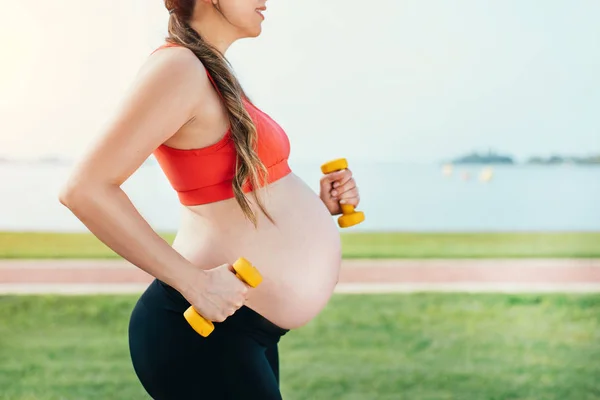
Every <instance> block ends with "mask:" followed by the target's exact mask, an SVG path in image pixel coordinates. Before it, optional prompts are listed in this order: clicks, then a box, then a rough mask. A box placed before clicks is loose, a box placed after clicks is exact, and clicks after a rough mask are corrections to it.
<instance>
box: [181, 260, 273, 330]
mask: <svg viewBox="0 0 600 400" xmlns="http://www.w3.org/2000/svg"><path fill="white" fill-rule="evenodd" d="M233 269H234V270H235V276H236V277H238V279H240V280H241V281H243V282H245V283H246V284H247V285H248V286H250V287H253V288H255V287H257V286H258V285H259V284H260V283H261V282H262V276H261V275H260V273H259V272H258V270H257V269H256V268H255V267H254V266H253V265H252V264H251V263H250V262H249V261H248V260H246V259H245V258H243V257H240V258H238V260H237V261H236V262H235V263H234V264H233ZM183 316H184V317H185V319H186V320H187V322H188V323H189V324H190V325H191V327H192V328H194V330H195V331H196V332H198V333H199V334H200V335H202V336H204V337H206V336H208V335H210V334H211V332H212V331H213V330H214V329H215V326H214V325H213V323H212V322H211V321H209V320H207V319H206V318H204V317H203V316H201V315H200V314H198V312H197V311H196V310H195V309H194V307H192V306H189V307H188V309H187V310H185V312H184V313H183Z"/></svg>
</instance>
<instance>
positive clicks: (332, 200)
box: [319, 168, 360, 215]
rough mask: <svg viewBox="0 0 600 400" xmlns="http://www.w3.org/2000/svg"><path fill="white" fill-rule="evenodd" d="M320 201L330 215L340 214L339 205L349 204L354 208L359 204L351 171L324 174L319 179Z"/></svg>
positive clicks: (358, 196)
mask: <svg viewBox="0 0 600 400" xmlns="http://www.w3.org/2000/svg"><path fill="white" fill-rule="evenodd" d="M319 197H321V200H322V201H323V203H324V204H325V206H326V207H327V209H328V210H329V212H330V213H331V215H338V214H341V213H342V208H341V206H340V203H341V204H351V205H353V206H354V207H356V206H358V203H359V202H360V195H359V194H358V187H357V186H356V182H355V181H354V178H353V177H352V171H350V170H349V169H347V168H346V169H343V170H340V171H336V172H331V173H329V174H325V175H323V176H322V177H321V193H320V194H319Z"/></svg>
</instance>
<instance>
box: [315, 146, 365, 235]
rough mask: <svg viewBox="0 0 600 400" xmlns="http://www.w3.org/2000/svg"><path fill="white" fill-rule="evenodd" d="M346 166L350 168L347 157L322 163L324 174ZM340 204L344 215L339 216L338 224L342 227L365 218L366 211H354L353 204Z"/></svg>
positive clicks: (355, 223) (354, 223)
mask: <svg viewBox="0 0 600 400" xmlns="http://www.w3.org/2000/svg"><path fill="white" fill-rule="evenodd" d="M346 168H348V161H347V160H346V159H345V158H338V159H336V160H332V161H329V162H326V163H325V164H323V165H321V171H322V172H323V173H324V174H330V173H332V172H336V171H339V170H342V169H346ZM340 206H341V208H342V215H341V216H340V217H339V218H338V225H339V226H340V227H341V228H348V227H350V226H353V225H357V224H360V223H361V222H363V221H364V220H365V213H363V212H362V211H354V206H353V205H351V204H340Z"/></svg>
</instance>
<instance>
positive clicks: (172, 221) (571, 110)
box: [0, 0, 600, 400]
mask: <svg viewBox="0 0 600 400" xmlns="http://www.w3.org/2000/svg"><path fill="white" fill-rule="evenodd" d="M267 6H268V10H267V12H266V13H265V16H266V20H265V21H264V23H263V32H262V35H261V36H260V37H258V38H255V39H245V40H241V41H239V42H236V43H235V44H234V45H233V46H232V47H231V48H230V50H229V52H228V53H227V57H228V59H229V60H230V62H231V63H232V65H233V67H234V70H235V71H236V73H237V75H238V77H239V79H240V81H241V83H242V85H243V86H244V88H245V90H246V91H247V92H248V94H249V96H250V97H251V98H252V100H253V101H254V103H255V104H257V105H258V106H259V107H260V108H261V109H263V110H264V111H265V112H266V113H267V114H269V115H270V116H271V117H273V118H274V119H275V120H277V121H278V122H279V123H280V125H281V126H282V127H283V128H284V129H285V130H286V132H287V134H288V136H289V138H290V142H291V146H292V150H291V158H290V164H291V167H292V169H293V170H294V172H295V173H296V174H297V175H299V176H300V177H302V178H303V179H304V180H305V181H306V182H307V184H308V185H309V186H311V187H312V188H313V189H314V190H315V191H318V184H319V177H320V174H321V173H320V169H319V167H320V165H321V164H322V163H323V162H325V161H328V160H330V159H334V158H338V157H346V158H347V159H348V161H349V163H350V169H351V170H352V171H353V174H354V176H355V177H356V180H357V182H358V184H359V187H360V189H361V205H360V207H359V209H361V210H364V211H365V213H366V215H367V218H366V221H365V222H364V223H362V224H361V225H359V226H356V227H353V228H352V229H351V230H345V231H344V232H341V234H342V239H343V244H344V259H345V261H346V262H347V263H350V262H351V261H359V262H362V263H363V264H361V265H362V266H363V267H364V271H365V272H364V275H363V278H352V279H356V280H357V282H358V283H364V282H366V281H373V280H377V279H379V278H374V276H375V275H374V274H375V273H374V272H369V271H374V270H373V269H372V268H374V267H377V268H378V266H379V265H380V264H377V262H376V261H374V260H377V259H385V261H386V262H387V263H388V264H386V265H387V266H388V267H389V265H392V264H394V265H395V266H396V267H397V266H404V267H406V268H410V269H411V271H417V272H418V271H419V270H420V271H421V274H420V275H419V274H417V273H416V272H415V274H417V275H418V276H419V278H418V279H416V278H414V276H417V275H414V276H413V275H411V276H413V277H412V278H410V277H407V276H404V275H402V272H399V273H398V275H397V276H398V277H399V278H398V282H397V283H398V285H400V286H395V287H396V288H399V289H398V290H392V289H390V287H387V286H386V287H384V286H377V288H379V289H377V290H383V289H382V288H384V289H385V290H384V291H385V292H386V294H385V295H383V294H380V295H377V294H375V295H374V294H372V292H373V291H375V289H374V286H364V287H362V286H361V287H362V288H363V289H356V287H355V286H352V288H354V289H352V288H350V286H344V285H345V284H346V283H347V282H346V281H344V279H346V276H348V277H349V276H350V275H343V276H342V278H343V279H342V281H341V283H340V290H342V291H343V290H346V291H351V290H355V289H356V290H357V291H358V292H361V293H363V294H361V296H355V295H350V294H338V295H336V296H335V297H334V299H333V300H332V303H331V304H330V305H329V306H328V308H327V309H326V310H325V311H324V313H323V314H322V316H320V317H319V318H318V319H317V320H315V321H314V322H313V323H311V324H310V325H309V326H307V327H306V328H305V329H304V330H302V331H299V332H298V333H297V335H296V336H292V335H290V336H291V338H289V339H288V340H289V341H288V342H285V341H284V343H282V346H283V348H282V350H281V351H282V359H283V362H282V376H283V378H282V388H283V389H282V390H283V391H284V393H285V395H286V397H285V398H289V399H301V398H302V399H304V398H306V399H321V398H322V399H331V398H339V399H341V398H344V399H380V398H381V399H400V398H411V399H466V398H469V399H471V398H472V399H488V398H489V399H492V398H494V399H508V398H514V399H516V398H519V399H551V398H552V399H554V398H556V399H566V398H572V399H577V400H580V399H598V398H600V386H599V384H598V383H597V382H596V381H597V378H598V376H600V363H598V361H597V360H599V359H600V336H599V335H600V334H599V333H598V332H600V317H599V315H600V298H599V297H598V294H597V292H598V291H599V290H600V289H599V288H598V284H600V274H599V273H598V271H600V262H599V261H598V260H600V206H599V204H600V113H599V112H598V110H599V109H600V75H599V74H598V71H599V70H600V24H598V15H600V2H598V1H596V0H580V1H577V2H575V3H574V2H567V1H558V0H551V1H545V2H543V3H541V2H522V1H516V0H509V1H495V2H477V1H459V2H446V1H439V0H426V1H398V0H381V1H378V2H344V1H341V0H328V1H315V0H303V1H278V0H269V1H268V2H267ZM167 19H168V14H167V11H166V10H165V8H164V4H163V2H162V1H160V0H154V1H148V0H143V1H142V0H130V1H116V0H103V1H84V2H82V1H74V0H55V1H41V0H30V1H21V2H16V1H8V0H0V48H1V49H2V51H1V52H0V182H1V183H0V292H1V293H4V295H3V296H0V307H2V308H1V309H0V317H2V318H0V359H3V360H5V361H3V362H2V363H1V364H0V399H9V398H10V399H38V398H39V399H50V398H52V399H54V398H61V399H62V398H69V399H71V398H74V399H75V398H77V399H91V398H98V399H108V398H115V399H116V398H132V399H133V398H145V397H144V396H143V394H142V392H141V391H140V388H139V385H138V383H137V381H136V379H135V376H134V375H133V371H132V370H131V368H130V366H129V364H128V358H127V357H128V353H127V347H126V346H127V343H126V342H125V339H126V325H125V324H126V320H127V317H128V312H129V311H130V308H131V306H132V304H133V302H134V301H135V299H136V297H135V295H131V294H118V295H117V294H115V295H111V296H106V297H102V296H100V297H94V296H91V295H90V296H83V295H81V297H77V301H76V302H75V301H74V300H73V298H72V297H62V296H54V295H52V294H51V293H54V292H53V290H55V289H56V290H55V291H58V292H60V291H61V290H63V289H64V288H65V287H66V286H68V285H69V282H70V281H69V280H70V279H75V278H72V277H69V275H68V274H67V275H64V276H66V278H64V279H65V280H64V282H63V281H60V280H59V279H58V278H56V279H54V280H52V279H50V280H51V281H52V283H53V284H57V285H59V286H60V290H59V289H57V288H58V287H59V286H53V288H54V289H51V290H50V289H49V290H48V294H45V295H43V296H42V295H40V296H42V297H36V295H33V294H31V292H35V291H39V292H44V291H45V289H44V288H46V286H43V284H46V283H48V282H47V281H48V279H49V278H48V274H47V275H43V274H42V273H41V272H40V271H41V270H43V269H44V268H46V269H48V268H51V267H50V266H49V265H55V264H44V262H49V261H51V260H55V261H56V260H60V262H59V263H66V262H67V261H68V262H72V264H68V265H70V267H65V265H66V264H64V265H62V266H61V267H60V268H62V269H69V268H72V274H73V275H72V276H75V274H76V272H75V271H76V270H77V268H79V264H77V263H81V260H87V261H89V259H93V260H97V262H98V263H99V264H98V265H97V266H96V267H97V268H98V269H99V270H102V268H105V267H106V266H105V265H104V264H102V265H100V263H102V262H108V260H109V259H113V260H112V261H113V262H117V261H118V260H114V259H118V258H119V257H118V256H116V255H115V254H114V253H112V252H111V251H110V249H107V248H106V247H105V246H103V245H102V244H101V243H99V242H98V241H97V240H96V239H95V238H94V237H93V236H91V235H89V233H88V232H87V229H86V228H85V226H84V225H83V224H82V223H81V222H80V221H79V220H77V219H76V218H75V216H74V215H73V214H72V213H71V212H70V211H69V210H68V209H66V208H65V207H64V206H62V205H61V204H60V203H59V202H58V199H57V195H58V190H59V188H60V187H61V185H62V184H63V183H64V181H65V179H66V178H67V176H68V174H69V172H70V170H71V168H72V166H73V164H74V162H76V161H77V160H78V157H79V156H80V155H81V154H82V152H83V150H84V149H85V148H86V147H87V146H88V145H90V143H91V142H92V141H93V139H94V138H95V137H96V136H97V135H99V134H102V132H103V131H102V129H103V126H104V124H105V123H106V121H107V120H108V119H109V117H110V116H111V113H113V112H114V111H115V110H116V108H117V107H118V105H119V102H120V100H121V99H122V96H123V95H124V93H125V91H126V90H127V89H128V88H129V85H130V84H131V82H132V81H133V78H134V77H135V75H136V74H137V72H138V70H139V68H140V67H141V65H142V64H143V63H144V61H145V59H146V58H147V57H148V56H149V55H150V53H151V52H152V51H153V50H154V49H156V48H157V47H158V46H160V45H161V44H162V43H163V39H164V37H165V35H166V23H167ZM123 188H124V190H125V191H126V192H127V194H128V195H129V196H130V198H131V200H132V201H133V203H134V204H135V206H136V207H137V208H138V210H139V211H140V212H141V213H142V215H143V216H144V217H145V218H146V219H147V220H148V222H149V223H150V224H151V225H152V226H153V227H154V228H155V229H156V230H157V231H159V232H161V234H162V235H164V237H165V238H166V239H167V240H169V241H170V240H172V239H173V235H174V233H175V231H176V229H177V227H178V224H179V212H180V209H179V203H178V200H177V197H176V194H175V192H174V191H173V190H172V189H171V187H170V186H169V184H168V182H167V180H166V178H165V177H164V175H163V173H162V171H161V169H160V167H159V166H158V164H157V163H156V160H155V159H154V157H153V156H151V157H149V158H148V159H147V161H146V162H145V163H144V165H143V166H142V167H141V168H140V169H139V170H138V171H136V173H135V174H134V175H133V176H132V177H131V178H130V179H129V180H128V181H127V182H126V183H125V184H124V186H123ZM34 259H35V260H37V261H35V262H33V263H29V262H30V260H34ZM484 259H485V263H484ZM427 260H434V261H435V262H437V264H435V266H436V268H438V267H439V271H438V272H440V275H435V274H434V272H432V271H433V270H432V269H427V268H425V267H427V266H430V267H431V265H430V264H426V261H427ZM450 260H451V261H450ZM507 260H510V262H509V261H507ZM21 262H23V263H29V264H20V263H21ZM532 263H533V264H532ZM347 265H350V264H347ZM55 267H56V265H55ZM446 267H447V268H450V267H452V268H458V269H453V270H452V271H454V272H452V273H454V274H456V271H459V272H460V273H459V274H458V275H459V276H460V277H462V278H460V279H459V278H457V282H458V283H460V284H462V285H465V284H468V285H471V286H469V288H470V289H469V290H466V291H465V290H463V289H464V286H463V289H459V288H454V289H448V286H444V288H445V289H443V290H441V289H440V287H439V286H435V285H433V286H432V285H430V284H433V283H436V284H437V283H440V282H441V283H444V282H445V279H447V277H448V276H451V275H452V273H450V272H447V271H449V270H448V269H444V268H446ZM52 268H54V267H52ZM347 268H350V267H347ZM352 268H354V267H352ZM355 268H358V266H355ZM369 268H371V269H369ZM431 268H433V267H431ZM461 268H464V269H461ZM469 268H476V269H475V270H471V269H469ZM481 268H487V270H488V271H495V272H494V273H496V274H497V275H495V276H496V278H493V279H497V280H499V281H501V283H502V284H505V286H503V288H504V289H502V288H500V289H499V288H498V287H497V286H494V287H490V286H489V283H490V281H489V280H486V279H483V278H481V277H482V276H484V275H483V273H482V272H481ZM536 268H538V269H536ZM396 271H398V270H396ZM423 271H425V272H423ZM436 271H437V270H436ZM461 271H462V272H461ZM510 271H512V272H510ZM502 273H505V275H502ZM36 274H37V275H36ZM386 274H387V273H382V275H381V276H386ZM428 274H429V275H428ZM461 274H462V275H461ZM528 274H529V275H528ZM569 274H571V275H569ZM50 275H51V274H50ZM434 275H435V276H434ZM525 275H526V276H528V277H529V278H523V276H525ZM42 276H45V278H42ZM61 276H63V275H61ZM98 276H100V275H98ZM387 276H389V275H387ZM440 276H441V277H442V278H440ZM453 276H454V275H453ZM444 277H445V278H444ZM557 277H558V278H557ZM565 277H567V278H565ZM61 279H62V278H61ZM94 279H98V280H102V279H100V278H94ZM347 279H348V280H351V278H347ZM411 279H412V280H411ZM415 279H416V280H415ZM490 279H492V278H490ZM493 279H492V280H493ZM523 279H525V280H529V281H528V282H529V283H532V282H533V283H535V284H539V285H538V286H535V285H534V286H535V287H531V286H528V287H527V288H523V287H522V286H518V285H519V284H521V283H523V282H522V280H523ZM380 280H381V279H380ZM481 280H483V281H486V282H483V283H482V282H481ZM563 281H564V282H563ZM567 281H568V282H567ZM140 282H143V279H142V280H141V281H140ZM353 282H354V281H353ZM457 282H455V283H457ZM565 282H567V283H570V284H573V285H576V287H575V289H573V286H572V287H568V285H567V286H565V285H562V284H563V283H565ZM87 283H90V284H95V283H97V282H96V281H91V282H87ZM113 283H115V282H113ZM116 283H122V282H116ZM354 283H356V282H354ZM388 283H389V282H388ZM377 284H383V282H379V281H378V283H377ZM36 285H38V286H36ZM40 285H42V286H40ZM61 285H62V286H61ZM419 285H420V286H419ZM423 285H429V286H423ZM486 285H488V286H486ZM506 285H508V286H509V287H510V288H511V289H510V291H511V292H513V293H512V294H506V293H499V292H503V291H505V289H506V287H508V286H506ZM511 285H512V286H511ZM544 285H545V286H544ZM548 285H550V286H548ZM552 285H554V286H552ZM561 285H562V286H561ZM515 287H516V289H515ZM31 288H34V289H31ZM386 288H387V289H386ZM473 288H476V289H477V290H474V291H476V292H479V291H491V292H494V293H492V294H473V293H471V292H472V291H473V290H472V289H473ZM494 288H495V289H494ZM552 288H554V289H552ZM557 288H558V289H557ZM479 289H481V290H479ZM530 289H531V290H530ZM394 291H400V292H410V293H409V294H408V293H402V294H398V293H392V292H394ZM440 291H444V292H447V291H450V292H452V293H440ZM581 291H585V292H592V293H585V294H583V293H579V292H581ZM466 292H469V293H466ZM514 292H517V293H514ZM540 292H552V293H546V294H540ZM573 292H578V293H577V294H575V293H573ZM16 293H20V295H16ZM368 293H370V294H368ZM41 299H44V300H41ZM77 307H79V308H77ZM374 310H377V311H374ZM33 315H36V318H35V320H36V321H43V322H44V323H47V324H48V325H47V326H48V328H47V330H46V331H45V332H44V336H43V337H42V336H40V335H41V333H39V332H38V333H35V332H32V330H33V325H32V322H31V319H32V316H33ZM53 321H54V322H53ZM366 321H370V322H369V323H367V322H366ZM349 325H350V326H351V327H352V329H345V328H344V327H348V326H349ZM102 329H105V330H102ZM543 330H548V334H545V335H544V334H543V333H542V331H543ZM323 331H326V332H329V333H328V334H323ZM374 331H377V332H378V333H374ZM113 334H114V335H113ZM373 335H375V336H373ZM109 336H110V338H109V339H110V340H109V339H107V337H109ZM82 337H86V340H82V339H79V340H77V339H76V338H82ZM340 337H346V338H347V339H346V340H345V341H344V340H341V339H340ZM340 340H341V341H342V342H343V343H340ZM286 343H288V344H286ZM107 346H109V347H110V346H114V349H115V350H114V351H109V353H108V354H107V353H106V350H105V349H106V348H107ZM286 346H287V347H286ZM10 348H12V349H18V350H10ZM302 349H304V350H302ZM103 357H105V358H103ZM106 357H109V358H110V361H109V360H108V358H106ZM90 358H91V359H90ZM85 360H87V361H85ZM93 360H104V361H97V362H96V361H93ZM74 365H75V366H78V367H77V368H74V367H73V366H74ZM315 365H317V366H318V367H316V368H315V367H314V366H315ZM359 366H360V367H361V368H359ZM109 370H111V371H117V372H108V371H109ZM315 371H320V372H319V374H318V375H319V376H317V374H316V373H315ZM59 376H62V377H63V378H62V379H58V378H57V377H59ZM123 393H126V396H125V397H122V396H123Z"/></svg>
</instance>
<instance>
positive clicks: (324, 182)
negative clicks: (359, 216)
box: [60, 0, 359, 400]
mask: <svg viewBox="0 0 600 400" xmlns="http://www.w3.org/2000/svg"><path fill="white" fill-rule="evenodd" d="M165 5H166V7H167V9H168V10H169V13H170V17H169V27H168V28H169V29H168V31H169V35H168V37H167V38H166V42H167V43H166V44H164V45H162V46H160V47H159V48H158V49H157V50H160V51H154V52H153V53H152V54H151V55H149V57H148V59H147V61H146V63H145V64H144V65H143V67H142V68H141V70H140V72H139V73H138V75H137V77H136V79H135V82H134V83H133V85H132V87H131V89H130V90H129V91H128V93H127V95H126V96H125V98H124V100H123V101H122V103H121V105H120V107H119V108H118V112H117V113H116V115H115V116H114V117H113V118H112V119H111V120H110V122H109V123H108V124H107V126H106V127H105V128H104V129H105V130H104V131H103V132H102V135H100V136H99V139H98V140H97V141H96V142H95V143H94V145H93V146H92V147H91V148H90V150H89V152H88V153H87V154H86V156H85V157H83V158H82V159H81V160H80V161H79V162H78V164H77V166H76V168H74V170H73V172H72V174H71V176H70V177H69V179H68V181H67V182H66V183H65V185H64V187H63V190H62V191H61V194H60V201H61V203H62V204H64V205H65V206H66V207H68V208H69V209H70V210H71V211H72V212H73V214H74V215H76V216H77V217H78V218H79V219H80V220H81V221H82V223H84V224H85V225H86V226H87V227H88V229H89V230H90V231H91V232H92V233H93V234H94V235H96V236H97V237H98V238H99V240H101V241H102V242H103V243H105V244H106V245H107V246H109V247H110V248H111V249H112V250H114V251H115V252H116V253H118V254H119V255H120V256H122V257H123V258H125V259H126V260H128V261H130V262H131V263H132V264H134V265H136V266H137V267H139V268H141V269H142V270H144V271H146V272H147V273H149V274H151V275H152V276H153V277H155V278H156V279H155V280H154V281H153V282H152V283H151V284H150V285H149V287H148V288H147V290H146V291H145V292H144V293H143V294H142V296H141V297H140V299H139V300H138V302H137V304H136V305H135V308H134V309H133V312H132V314H131V319H130V323H129V344H130V353H131V359H132V363H133V367H134V370H135V372H136V374H137V376H138V378H139V379H140V381H141V383H142V385H143V387H144V388H145V390H146V391H147V392H148V393H149V395H150V396H152V398H154V399H169V400H180V399H262V400H270V399H280V398H281V394H280V390H279V361H278V350H277V344H278V342H279V339H280V338H281V336H283V335H284V334H285V333H286V332H288V331H289V330H290V329H294V328H298V327H300V326H302V325H304V324H306V323H307V322H308V321H310V320H311V319H312V318H313V317H315V315H317V314H318V313H319V312H320V310H322V309H323V307H324V306H325V305H326V304H327V302H328V300H329V299H330V296H331V294H332V292H333V290H334V287H335V285H336V282H337V279H338V272H339V267H340V263H341V245H340V239H339V233H338V230H337V227H336V226H335V224H334V221H333V219H332V215H337V214H340V213H341V209H340V207H341V206H340V203H341V204H348V205H354V206H356V205H358V203H359V194H358V189H357V187H356V183H355V181H354V179H353V178H352V173H351V172H350V170H348V169H345V170H342V171H338V172H332V173H327V174H324V175H323V176H322V178H321V182H320V194H319V196H317V195H316V193H314V192H313V191H312V190H311V189H310V188H309V187H308V186H307V185H306V184H305V183H304V182H303V181H302V180H301V179H299V178H298V177H297V176H296V175H295V174H294V173H293V172H292V171H291V169H290V167H289V165H288V161H287V160H288V156H289V153H290V144H289V141H288V137H287V135H286V134H285V132H284V131H283V130H282V128H281V127H280V126H279V125H278V124H277V123H276V122H275V121H274V120H272V119H271V118H270V117H269V116H268V115H267V114H266V113H264V112H262V111H261V110H260V109H259V108H257V107H256V106H255V105H254V104H253V103H252V102H251V101H250V100H249V98H248V97H247V96H246V95H245V93H244V91H243V89H242V88H241V86H240V84H239V82H238V81H237V79H236V78H235V76H234V74H233V73H232V71H231V69H230V68H229V66H228V63H227V60H226V59H225V57H224V54H225V52H226V50H227V48H228V47H229V46H230V45H231V44H232V43H233V42H234V41H236V40H238V39H241V38H245V37H256V36H258V35H259V34H260V32H261V23H262V21H263V20H264V15H263V12H264V11H265V10H266V7H265V2H264V0H262V1H259V0H220V1H217V0H195V1H194V0H177V1H176V0H167V1H166V2H165ZM151 154H154V155H155V156H156V159H157V160H158V162H159V164H160V166H161V168H162V170H163V171H164V173H165V175H166V177H167V178H168V180H169V182H170V184H171V185H172V187H173V189H174V190H175V191H176V192H177V195H178V198H179V201H180V202H181V213H182V214H181V221H180V227H179V230H178V232H177V235H176V238H175V240H174V242H173V244H172V245H169V244H168V243H167V242H166V241H165V240H163V239H162V238H161V237H160V236H159V235H158V234H157V233H156V232H154V230H153V229H152V228H151V227H150V225H149V224H148V223H147V222H146V221H145V220H144V219H143V218H142V216H141V215H140V213H139V212H138V211H137V210H136V208H134V206H133V205H132V203H131V202H130V200H129V198H128V197H127V196H126V194H125V193H124V192H123V190H122V189H121V185H122V184H123V182H124V181H126V180H127V179H128V178H129V177H130V176H131V174H133V173H134V172H135V171H136V169H137V168H138V167H140V165H142V163H143V162H144V161H145V160H146V159H147V158H148V157H149V156H150V155H151ZM239 257H244V258H246V259H248V260H249V261H250V262H251V263H252V264H253V265H255V266H256V267H257V269H258V270H259V271H260V274H261V275H262V276H263V281H262V283H261V284H260V285H259V286H258V287H256V288H251V287H250V286H248V285H246V283H243V282H242V281H241V280H239V279H237V278H236V276H235V274H234V273H233V268H232V264H233V263H234V262H235V261H236V260H237V259H238V258H239ZM190 305H192V306H193V307H194V309H195V310H197V311H198V313H199V314H200V315H202V316H204V317H205V318H206V319H208V320H210V321H214V322H215V324H214V325H215V329H214V331H213V332H212V333H211V334H210V335H209V336H207V337H203V336H201V335H199V334H198V333H196V331H194V330H193V329H192V328H191V327H190V325H189V324H188V322H187V321H186V319H185V318H184V317H183V312H184V311H185V310H186V309H187V308H188V307H189V306H190Z"/></svg>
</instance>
